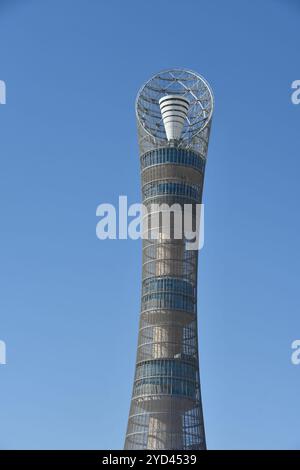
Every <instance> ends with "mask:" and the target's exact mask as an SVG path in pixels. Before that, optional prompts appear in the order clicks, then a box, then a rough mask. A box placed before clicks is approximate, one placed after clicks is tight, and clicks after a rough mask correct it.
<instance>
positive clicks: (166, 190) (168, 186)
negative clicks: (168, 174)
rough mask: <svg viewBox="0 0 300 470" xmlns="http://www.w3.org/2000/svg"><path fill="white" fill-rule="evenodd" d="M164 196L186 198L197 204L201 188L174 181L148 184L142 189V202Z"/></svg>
mask: <svg viewBox="0 0 300 470" xmlns="http://www.w3.org/2000/svg"><path fill="white" fill-rule="evenodd" d="M164 195H168V196H169V195H170V196H177V197H178V198H182V197H183V198H185V199H186V198H188V199H191V201H193V202H195V203H199V202H200V199H201V187H199V186H197V185H191V184H187V183H182V182H174V181H160V182H155V183H148V184H146V185H145V186H144V187H143V198H144V200H145V199H148V198H153V197H156V196H164Z"/></svg>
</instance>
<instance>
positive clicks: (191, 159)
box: [141, 147, 205, 172]
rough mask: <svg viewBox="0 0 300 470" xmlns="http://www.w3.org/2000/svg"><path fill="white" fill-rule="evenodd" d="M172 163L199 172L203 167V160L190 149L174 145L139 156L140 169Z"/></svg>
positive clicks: (202, 170)
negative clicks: (177, 147) (178, 147)
mask: <svg viewBox="0 0 300 470" xmlns="http://www.w3.org/2000/svg"><path fill="white" fill-rule="evenodd" d="M168 163H171V164H173V165H182V166H190V167H192V168H195V169H197V170H199V171H201V172H204V169H205V160H204V158H202V157H201V156H200V155H199V154H197V153H196V152H193V151H192V150H185V149H176V148H174V147H168V148H159V149H155V150H152V151H150V152H147V153H145V154H144V155H142V157H141V169H142V170H144V169H145V168H149V167H151V166H154V165H165V164H168Z"/></svg>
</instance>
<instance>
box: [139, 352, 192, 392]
mask: <svg viewBox="0 0 300 470" xmlns="http://www.w3.org/2000/svg"><path fill="white" fill-rule="evenodd" d="M196 380H197V369H196V367H195V365H191V364H188V363H184V362H182V361H181V360H176V359H174V360H156V361H148V362H145V363H143V364H139V365H138V366H137V369H136V377H135V383H134V392H133V393H134V396H139V395H147V394H148V395H153V394H158V395H160V394H163V395H181V396H184V397H189V398H195V395H196V391H197V387H196Z"/></svg>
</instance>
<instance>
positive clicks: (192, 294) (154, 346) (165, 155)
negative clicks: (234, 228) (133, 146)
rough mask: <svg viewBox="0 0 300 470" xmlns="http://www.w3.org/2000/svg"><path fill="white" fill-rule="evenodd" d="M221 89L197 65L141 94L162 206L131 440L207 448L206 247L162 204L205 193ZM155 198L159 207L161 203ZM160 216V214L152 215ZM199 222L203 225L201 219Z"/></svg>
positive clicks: (149, 252)
mask: <svg viewBox="0 0 300 470" xmlns="http://www.w3.org/2000/svg"><path fill="white" fill-rule="evenodd" d="M212 112H213V96H212V92H211V89H210V87H209V85H208V83H207V82H206V81H205V80H204V79H203V78H202V77H201V76H200V75H198V74H196V73H194V72H191V71H188V70H178V69H174V70H167V71H164V72H161V73H158V74H157V75H155V76H154V77H152V78H151V79H150V80H149V81H148V82H146V84H145V85H144V86H143V87H142V88H141V90H140V91H139V93H138V96H137V100H136V116H137V127H138V139H139V150H140V164H141V182H142V198H143V204H144V205H145V207H146V208H147V211H148V215H147V216H146V217H148V219H149V220H150V218H151V216H155V214H154V211H158V212H160V214H159V215H158V218H155V217H154V220H157V221H158V225H157V226H153V225H151V223H150V231H149V233H150V234H151V233H152V232H151V231H152V230H156V231H157V237H156V238H152V236H150V237H147V238H145V239H143V270H142V297H141V314H140V325H139V339H138V350H137V359H136V370H135V378H134V385H133V392H132V400H131V407H130V412H129V420H128V427H127V433H126V440H125V449H136V450H138V449H160V450H163V449H174V450H194V449H205V448H206V442H205V431H204V421H203V413H202V403H201V391H200V377H199V358H198V336H197V269H198V251H197V250H191V249H187V239H186V238H185V237H184V236H182V237H181V238H177V237H176V236H175V235H174V232H175V231H174V227H175V213H174V216H173V218H172V217H171V218H170V220H171V227H170V232H168V233H167V230H166V227H165V225H164V222H162V217H161V211H160V210H159V209H157V207H156V206H153V204H156V205H157V204H158V205H159V206H161V205H162V204H168V206H173V205H174V204H175V205H176V207H179V208H181V209H182V210H183V213H184V210H185V207H186V206H185V205H186V204H188V205H189V207H191V208H192V219H193V225H194V227H195V226H197V220H196V210H195V208H196V205H197V204H200V203H201V200H202V189H203V181H204V171H205V163H206V155H207V149H208V141H209V132H210V125H211V117H212ZM154 207H155V208H154ZM152 220H153V219H152ZM196 228H197V229H198V230H199V227H196Z"/></svg>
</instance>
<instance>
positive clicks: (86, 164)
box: [0, 0, 300, 449]
mask: <svg viewBox="0 0 300 470" xmlns="http://www.w3.org/2000/svg"><path fill="white" fill-rule="evenodd" d="M299 23H300V5H299V2H297V1H296V0H295V1H283V0H282V1H281V0H265V1H263V2H262V1H261V0H252V1H247V0H242V1H241V0H227V1H226V2H225V1H224V0H210V1H201V0H186V1H183V0H181V1H179V0H172V1H171V0H170V1H166V0H165V1H162V0H152V1H151V2H150V1H147V2H146V1H145V2H142V1H138V0H128V1H124V0H119V1H116V0H110V1H109V2H108V1H106V2H105V1H100V0H98V1H97V0H89V1H86V0H51V1H50V0H45V1H43V2H41V1H39V0H19V1H18V0H7V1H5V0H0V79H1V80H5V82H6V85H7V104H6V105H5V106H0V149H1V158H0V165H1V168H0V223H1V245H0V286H1V287H0V289H1V295H0V339H2V340H4V341H5V342H6V344H7V361H8V363H7V365H6V366H0V423H1V426H0V448H2V449H16V448H21V449H32V448H33V449H34V448H35V449H46V448H69V449H76V448H82V449H92V448H96V449H97V448H98V449H101V448H103V449H109V448H111V449H117V448H122V446H123V442H124V436H125V431H126V424H127V418H128V411H129V404H130V396H131V388H132V381H133V374H134V365H135V354H136V346H137V333H138V316H139V300H140V299H139V297H140V276H141V244H140V241H127V240H121V241H113V240H110V241H100V240H98V239H97V238H96V235H95V227H96V223H97V218H96V215H95V213H96V207H97V206H98V204H100V203H102V202H110V203H117V201H118V196H119V195H121V194H124V195H128V198H129V202H132V203H133V202H138V201H139V200H140V180H139V161H138V148H137V136H136V123H135V113H134V100H135V96H136V93H137V91H138V89H139V88H140V86H141V85H142V84H143V82H144V81H145V80H147V79H148V78H150V77H151V76H152V75H153V74H155V73H156V72H157V71H159V70H161V69H165V68H169V67H174V66H175V67H187V68H189V69H192V70H195V71H197V72H199V73H200V74H202V75H203V76H204V77H205V78H206V79H207V80H208V81H209V83H210V84H211V86H212V88H213V90H214V94H215V100H216V108H215V114H214V118H213V127H212V133H211V140H210V148H209V155H208V164H207V172H206V182H205V190H204V193H205V195H204V202H205V205H206V209H205V222H206V224H205V246H204V249H203V251H202V252H201V254H200V274H199V339H200V355H201V361H200V362H201V379H202V393H203V406H204V413H205V425H206V434H207V444H208V447H209V448H210V449H219V448H222V449H230V448H237V449H238V448H249V449H252V448H270V449H272V448H284V449H288V448H300V432H299V419H300V410H299V387H300V366H298V367H297V366H294V365H292V364H291V359H290V356H291V342H292V341H293V340H295V339H299V338H300V298H299V290H300V289H299V263H300V256H299V229H300V220H299V208H298V203H299V197H300V186H299V172H300V161H299V149H300V140H299V135H300V134H299V124H300V105H299V106H295V105H293V104H292V102H291V83H292V81H294V80H296V79H300V68H299Z"/></svg>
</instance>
